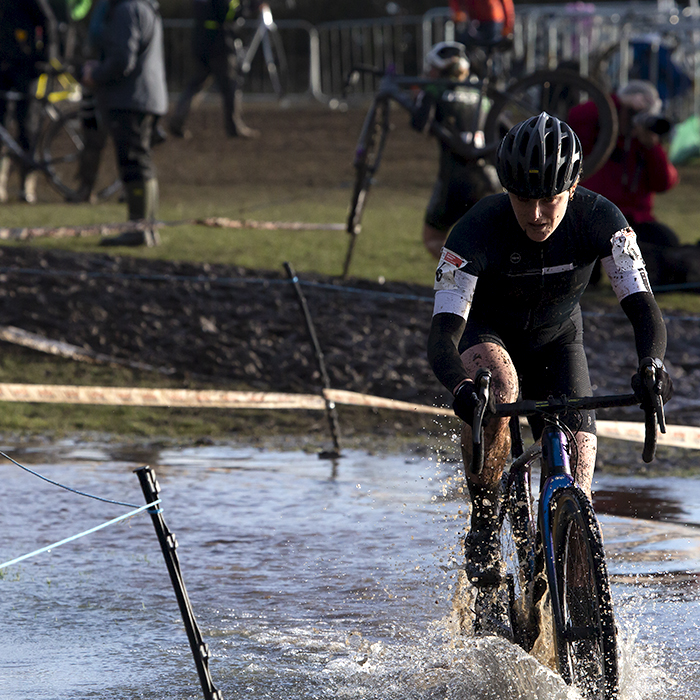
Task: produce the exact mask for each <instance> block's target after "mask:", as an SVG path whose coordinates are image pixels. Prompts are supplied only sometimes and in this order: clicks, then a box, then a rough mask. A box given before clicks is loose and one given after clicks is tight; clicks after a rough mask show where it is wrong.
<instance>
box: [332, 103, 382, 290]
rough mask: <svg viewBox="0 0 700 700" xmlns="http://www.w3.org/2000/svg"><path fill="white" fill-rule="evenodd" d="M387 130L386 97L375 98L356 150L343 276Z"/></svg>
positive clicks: (358, 231)
mask: <svg viewBox="0 0 700 700" xmlns="http://www.w3.org/2000/svg"><path fill="white" fill-rule="evenodd" d="M388 133H389V100H388V99H375V100H374V101H373V102H372V106H371V107H370V109H369V111H368V112H367V116H366V117H365V121H364V123H363V125H362V131H361V132H360V137H359V139H358V142H357V149H356V150H355V159H354V161H353V165H354V166H355V183H354V185H353V190H352V199H351V200H350V208H349V211H348V220H347V232H348V233H349V234H350V235H351V238H350V245H349V246H348V252H347V254H346V257H345V264H344V266H343V277H347V274H348V270H349V269H350V260H351V258H352V252H353V248H354V245H355V239H356V237H357V234H359V233H360V230H361V228H362V214H363V212H364V209H365V204H366V202H367V193H368V192H369V188H370V186H371V185H372V182H373V180H374V175H375V173H376V172H377V170H378V169H379V164H380V163H381V160H382V154H383V153H384V146H385V144H386V138H387V134H388Z"/></svg>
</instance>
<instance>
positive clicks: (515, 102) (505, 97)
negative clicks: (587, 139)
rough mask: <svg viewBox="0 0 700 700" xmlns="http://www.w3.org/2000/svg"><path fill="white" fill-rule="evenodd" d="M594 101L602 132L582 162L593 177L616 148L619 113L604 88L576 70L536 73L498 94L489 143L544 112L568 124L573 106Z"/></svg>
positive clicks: (488, 127) (489, 119)
mask: <svg viewBox="0 0 700 700" xmlns="http://www.w3.org/2000/svg"><path fill="white" fill-rule="evenodd" d="M591 100H592V101H593V102H594V103H595V105H596V107H597V109H598V122H599V133H598V137H597V139H596V142H595V144H594V146H593V149H592V150H591V152H590V153H589V154H587V155H586V157H585V159H584V163H583V169H584V173H585V177H590V176H591V175H593V173H595V172H596V171H597V170H598V169H599V168H600V167H602V165H603V164H604V163H605V162H606V161H607V159H608V158H609V156H610V154H611V153H612V150H613V148H614V147H615V142H616V140H617V129H618V124H617V110H616V109H615V105H614V103H613V101H612V100H611V98H610V96H609V94H608V93H607V92H606V91H605V90H604V89H603V88H602V87H600V86H599V85H598V84H597V83H596V82H594V81H592V80H590V79H588V78H584V77H583V76H582V75H579V74H578V73H576V72H575V71H570V70H566V69H563V68H560V69H557V70H553V71H552V70H543V71H537V72H535V73H532V74H531V75H528V76H525V77H524V78H522V79H520V80H518V81H517V82H515V83H514V84H513V85H512V86H510V87H508V88H507V89H506V90H505V91H503V92H502V93H498V94H497V96H496V97H495V99H494V103H493V105H492V107H491V109H490V110H489V114H488V117H487V119H486V124H485V126H484V134H485V137H486V143H487V144H489V143H491V144H493V143H499V142H500V140H501V139H502V138H503V136H505V134H506V132H507V131H508V130H509V129H510V128H511V127H512V126H514V125H515V124H518V123H519V122H521V121H524V120H525V119H528V118H529V117H533V116H537V115H538V114H540V113H541V112H547V113H549V114H552V115H553V116H556V117H558V118H559V119H562V120H564V121H566V120H567V119H568V115H569V110H570V109H571V108H572V107H574V106H575V105H578V104H581V103H582V102H587V101H591Z"/></svg>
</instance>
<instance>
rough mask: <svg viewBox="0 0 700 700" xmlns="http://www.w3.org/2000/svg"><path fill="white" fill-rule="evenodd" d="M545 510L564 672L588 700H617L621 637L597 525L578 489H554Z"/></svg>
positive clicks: (545, 534)
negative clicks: (619, 640) (615, 617)
mask: <svg viewBox="0 0 700 700" xmlns="http://www.w3.org/2000/svg"><path fill="white" fill-rule="evenodd" d="M545 508H546V511H547V513H548V514H549V515H548V517H547V518H545V519H544V520H545V521H546V523H548V527H547V526H546V525H545V529H546V530H548V531H546V532H543V538H544V541H545V548H547V549H550V551H548V552H546V556H545V559H546V561H547V567H548V572H547V573H548V579H549V582H550V594H551V600H552V612H553V616H554V639H555V646H556V653H557V663H558V667H559V673H560V675H561V676H562V678H563V679H564V681H566V683H569V684H573V685H574V686H576V687H577V688H578V689H579V690H580V692H581V694H582V696H583V697H584V698H586V700H616V698H617V697H618V692H619V678H618V658H617V637H616V630H615V619H614V617H613V610H612V598H611V595H610V584H609V581H608V571H607V566H606V564H605V551H604V549H603V540H602V536H601V533H600V527H599V525H598V521H597V520H596V517H595V513H594V512H593V508H592V506H591V504H590V502H589V501H588V499H587V498H586V496H585V495H584V493H583V492H582V491H581V490H580V489H579V488H578V487H573V486H572V487H567V488H562V489H559V490H556V491H554V493H553V494H552V497H551V498H550V499H549V502H548V503H547V504H546V506H545Z"/></svg>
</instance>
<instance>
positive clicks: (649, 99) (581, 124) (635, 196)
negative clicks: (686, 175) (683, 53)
mask: <svg viewBox="0 0 700 700" xmlns="http://www.w3.org/2000/svg"><path fill="white" fill-rule="evenodd" d="M612 100H613V102H614V103H615V106H616V107H617V114H618V119H619V135H618V139H617V143H616V145H615V149H614V150H613V152H612V154H611V155H610V158H609V159H608V161H607V163H605V165H603V167H602V168H601V169H600V170H598V171H597V172H595V173H593V175H591V176H590V177H589V178H587V179H586V180H584V181H583V182H582V185H583V186H584V187H586V188H588V189H590V190H593V191H594V192H598V193H599V194H602V195H603V196H604V197H606V198H607V199H609V200H610V201H611V202H613V203H614V204H616V205H617V207H618V208H619V209H620V210H621V211H622V213H623V214H624V215H625V218H626V219H627V221H629V223H630V225H631V226H632V228H634V230H635V232H636V234H637V237H638V239H639V242H640V243H641V244H642V245H648V246H660V247H677V246H679V245H680V241H679V239H678V236H677V235H676V233H675V231H673V230H672V229H671V228H670V227H669V226H667V225H666V224H663V223H661V222H660V221H658V220H657V219H656V217H655V215H654V198H655V195H656V193H657V192H667V191H668V190H670V189H672V188H673V187H675V186H676V185H677V184H678V181H679V176H678V171H677V170H676V168H675V167H674V166H673V165H672V164H671V162H670V161H669V159H668V156H667V155H666V151H665V149H664V146H663V144H662V139H663V137H664V136H665V135H667V134H668V133H669V132H670V130H671V126H672V125H671V123H670V121H669V120H668V119H666V118H665V117H664V116H663V114H662V106H663V105H662V102H661V99H660V98H659V93H658V91H657V89H656V87H655V86H654V85H653V84H652V83H651V82H649V81H646V80H631V81H630V82H629V83H628V84H627V85H625V86H623V87H621V88H620V89H619V90H618V91H617V92H616V93H615V94H613V95H612ZM567 121H568V123H569V125H570V126H571V128H572V129H573V130H574V131H575V132H576V133H577V134H578V136H579V138H580V140H581V145H582V147H583V152H584V156H585V154H586V153H587V152H588V151H589V150H590V149H591V148H592V146H593V143H594V142H595V137H596V134H597V131H598V128H599V127H598V113H597V110H596V106H595V104H593V102H586V103H584V104H581V105H578V106H576V107H574V108H573V109H572V110H571V111H570V112H569V117H568V120H567ZM584 177H585V172H584Z"/></svg>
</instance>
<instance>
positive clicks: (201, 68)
mask: <svg viewBox="0 0 700 700" xmlns="http://www.w3.org/2000/svg"><path fill="white" fill-rule="evenodd" d="M260 5H261V3H260V2H258V0H194V1H193V17H194V30H193V32H192V55H193V58H194V72H193V75H192V79H191V80H190V82H189V83H188V85H187V86H186V87H185V90H184V91H183V93H182V95H181V96H180V99H179V100H178V102H177V104H176V105H175V109H174V111H173V114H172V115H171V117H170V120H169V122H168V129H169V130H170V133H171V134H172V135H173V136H177V137H179V138H182V137H184V136H185V134H186V132H185V121H186V120H187V116H188V115H189V112H190V105H191V104H192V100H193V99H194V97H195V95H197V94H198V93H199V92H201V91H202V90H203V89H204V87H205V85H206V83H207V80H208V78H209V76H214V79H215V80H216V83H217V85H218V87H219V92H220V93H221V99H222V102H223V110H224V129H225V131H226V135H227V136H229V137H236V136H238V137H241V138H255V137H257V136H259V132H258V131H257V130H255V129H251V128H250V127H249V126H247V125H246V124H245V123H244V122H243V114H242V101H243V93H242V90H241V88H240V80H239V76H238V53H237V51H236V40H237V39H238V28H237V20H238V19H239V18H241V17H242V18H244V19H245V18H249V17H255V16H257V15H258V13H259V11H260Z"/></svg>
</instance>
